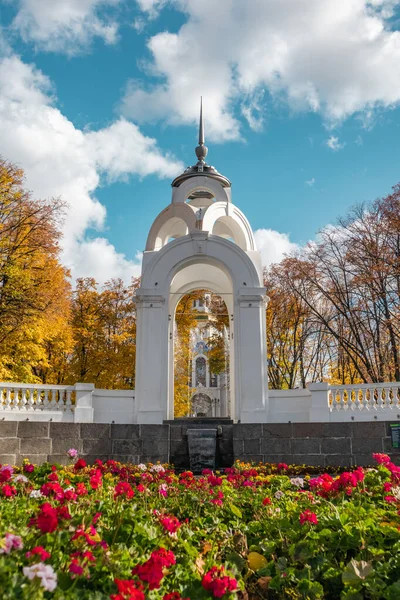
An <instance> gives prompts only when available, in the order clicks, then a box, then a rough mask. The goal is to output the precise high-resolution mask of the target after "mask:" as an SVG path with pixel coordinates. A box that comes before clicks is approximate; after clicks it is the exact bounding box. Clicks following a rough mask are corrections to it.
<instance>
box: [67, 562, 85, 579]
mask: <svg viewBox="0 0 400 600" xmlns="http://www.w3.org/2000/svg"><path fill="white" fill-rule="evenodd" d="M68 571H69V572H70V573H72V574H73V575H82V573H83V567H81V565H80V564H79V563H78V559H76V558H73V559H72V562H71V564H70V565H69V567H68Z"/></svg>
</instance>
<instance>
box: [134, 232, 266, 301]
mask: <svg viewBox="0 0 400 600" xmlns="http://www.w3.org/2000/svg"><path fill="white" fill-rule="evenodd" d="M196 263H197V264H198V263H210V264H214V265H217V266H219V267H220V268H221V269H222V270H223V271H225V272H226V273H227V274H228V275H229V276H230V278H231V280H232V283H233V287H234V290H235V291H236V292H237V291H238V290H239V289H240V288H242V287H243V286H245V287H246V286H247V287H260V286H261V287H262V281H261V280H260V277H259V274H258V271H257V269H256V266H255V265H254V263H253V261H252V260H251V258H250V257H249V256H248V255H247V254H246V252H244V251H243V250H242V249H241V248H240V247H239V246H237V245H236V244H232V242H230V241H227V240H225V239H224V238H221V237H219V236H214V235H209V234H208V233H207V232H205V231H199V232H196V233H192V234H189V235H187V236H185V237H183V238H179V239H177V240H175V241H173V242H171V243H170V244H167V245H166V246H164V247H163V248H162V249H161V250H160V251H159V252H157V253H155V254H154V256H153V257H152V259H151V260H150V261H149V264H148V265H147V268H146V270H145V272H144V273H143V276H142V282H141V287H143V288H145V289H146V290H150V289H153V290H154V292H155V291H157V293H163V294H165V295H166V296H167V295H168V294H169V288H170V285H171V282H172V279H173V277H174V276H175V274H176V273H178V272H179V271H180V270H181V269H182V268H183V267H184V266H186V265H189V264H196ZM156 283H157V286H156V288H155V284H156ZM217 293H218V292H217Z"/></svg>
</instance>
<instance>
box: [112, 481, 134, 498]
mask: <svg viewBox="0 0 400 600" xmlns="http://www.w3.org/2000/svg"><path fill="white" fill-rule="evenodd" d="M134 495H135V492H134V491H133V489H132V487H131V486H130V485H129V483H127V482H126V481H120V482H119V483H117V485H116V486H115V489H114V499H115V498H118V496H124V497H125V498H133V496H134Z"/></svg>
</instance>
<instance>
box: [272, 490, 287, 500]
mask: <svg viewBox="0 0 400 600" xmlns="http://www.w3.org/2000/svg"><path fill="white" fill-rule="evenodd" d="M284 495H285V494H284V493H283V492H282V491H281V490H278V491H277V492H275V494H274V496H275V498H276V499H277V500H280V499H281V498H282V496H284Z"/></svg>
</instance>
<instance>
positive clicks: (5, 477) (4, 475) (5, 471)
mask: <svg viewBox="0 0 400 600" xmlns="http://www.w3.org/2000/svg"><path fill="white" fill-rule="evenodd" d="M11 475H12V469H11V468H10V469H9V468H7V467H3V468H2V470H1V471H0V483H4V482H5V481H9V480H10V479H11Z"/></svg>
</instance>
